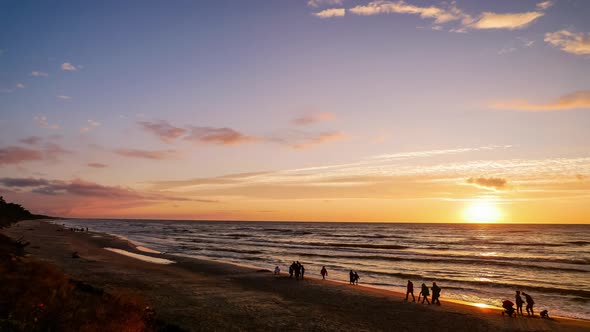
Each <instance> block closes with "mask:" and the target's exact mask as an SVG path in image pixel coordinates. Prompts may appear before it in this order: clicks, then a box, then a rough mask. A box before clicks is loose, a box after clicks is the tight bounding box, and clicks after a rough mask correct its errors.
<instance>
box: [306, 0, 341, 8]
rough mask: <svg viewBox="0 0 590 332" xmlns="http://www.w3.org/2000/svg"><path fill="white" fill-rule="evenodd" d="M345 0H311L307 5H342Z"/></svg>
mask: <svg viewBox="0 0 590 332" xmlns="http://www.w3.org/2000/svg"><path fill="white" fill-rule="evenodd" d="M342 2H343V0H309V1H307V5H308V6H309V7H320V6H334V5H342Z"/></svg>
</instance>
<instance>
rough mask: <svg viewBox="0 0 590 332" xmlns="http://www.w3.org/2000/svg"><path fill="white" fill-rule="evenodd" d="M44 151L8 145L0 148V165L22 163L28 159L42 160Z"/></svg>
mask: <svg viewBox="0 0 590 332" xmlns="http://www.w3.org/2000/svg"><path fill="white" fill-rule="evenodd" d="M42 159H43V153H42V152H41V151H39V150H32V149H27V148H21V147H18V146H8V147H5V148H0V165H7V164H20V163H23V162H27V161H35V160H42Z"/></svg>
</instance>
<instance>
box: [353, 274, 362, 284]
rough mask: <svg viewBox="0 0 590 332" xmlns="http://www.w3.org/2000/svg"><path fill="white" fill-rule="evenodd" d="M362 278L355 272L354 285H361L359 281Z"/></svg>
mask: <svg viewBox="0 0 590 332" xmlns="http://www.w3.org/2000/svg"><path fill="white" fill-rule="evenodd" d="M360 278H361V277H359V274H358V273H356V271H355V272H354V283H353V284H355V285H358V284H359V279H360Z"/></svg>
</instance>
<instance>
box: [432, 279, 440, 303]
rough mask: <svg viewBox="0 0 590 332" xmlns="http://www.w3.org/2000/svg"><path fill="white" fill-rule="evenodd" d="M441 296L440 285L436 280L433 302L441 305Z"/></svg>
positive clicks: (433, 286)
mask: <svg viewBox="0 0 590 332" xmlns="http://www.w3.org/2000/svg"><path fill="white" fill-rule="evenodd" d="M439 297H440V287H438V286H437V285H436V282H433V283H432V304H435V303H436V304H438V305H440V301H439V300H438V298H439Z"/></svg>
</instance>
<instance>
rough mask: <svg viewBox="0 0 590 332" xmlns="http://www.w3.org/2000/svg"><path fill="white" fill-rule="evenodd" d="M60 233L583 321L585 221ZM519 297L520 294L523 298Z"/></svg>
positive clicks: (110, 227) (130, 224)
mask: <svg viewBox="0 0 590 332" xmlns="http://www.w3.org/2000/svg"><path fill="white" fill-rule="evenodd" d="M56 223H58V224H64V225H65V226H66V227H88V228H89V230H90V231H94V232H102V233H108V234H113V235H117V236H119V237H123V238H125V239H128V240H130V241H132V242H134V243H135V244H137V245H140V246H143V247H147V248H149V249H152V250H156V251H159V252H162V253H166V254H171V255H179V256H188V257H195V258H200V259H208V260H215V261H220V262H226V263H232V264H239V265H243V266H251V267H254V268H257V269H268V270H273V269H274V267H275V266H277V265H278V266H279V267H280V268H281V270H282V272H284V273H287V271H288V267H289V265H291V263H292V262H293V261H299V262H300V263H302V264H303V265H304V266H305V271H306V272H305V275H306V276H312V277H320V270H321V268H322V266H325V267H326V269H327V270H328V278H329V279H331V280H337V281H342V282H346V283H348V274H349V271H350V270H354V271H356V272H357V273H358V274H359V276H360V282H359V283H360V284H362V285H365V286H369V287H375V288H384V289H390V290H395V291H401V292H404V293H405V287H406V284H407V281H408V280H412V282H413V283H414V288H415V295H416V297H417V296H418V292H419V290H420V285H421V284H422V283H425V284H426V285H428V286H429V287H430V286H432V282H436V283H437V285H438V286H439V287H441V288H442V292H441V301H442V302H443V305H444V301H445V300H454V301H462V302H467V303H471V304H475V305H478V306H495V307H499V306H500V305H501V303H502V301H503V300H504V299H509V300H511V301H512V302H514V295H515V291H517V290H520V291H524V292H526V293H528V294H530V295H531V296H532V297H533V299H534V301H535V310H536V312H540V311H541V310H543V309H547V310H548V311H549V314H550V315H552V316H564V317H571V318H578V319H585V320H590V225H532V224H526V225H525V224H409V223H334V222H330V223H326V222H246V221H170V220H100V219H70V220H59V221H56ZM523 298H524V297H523Z"/></svg>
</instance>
